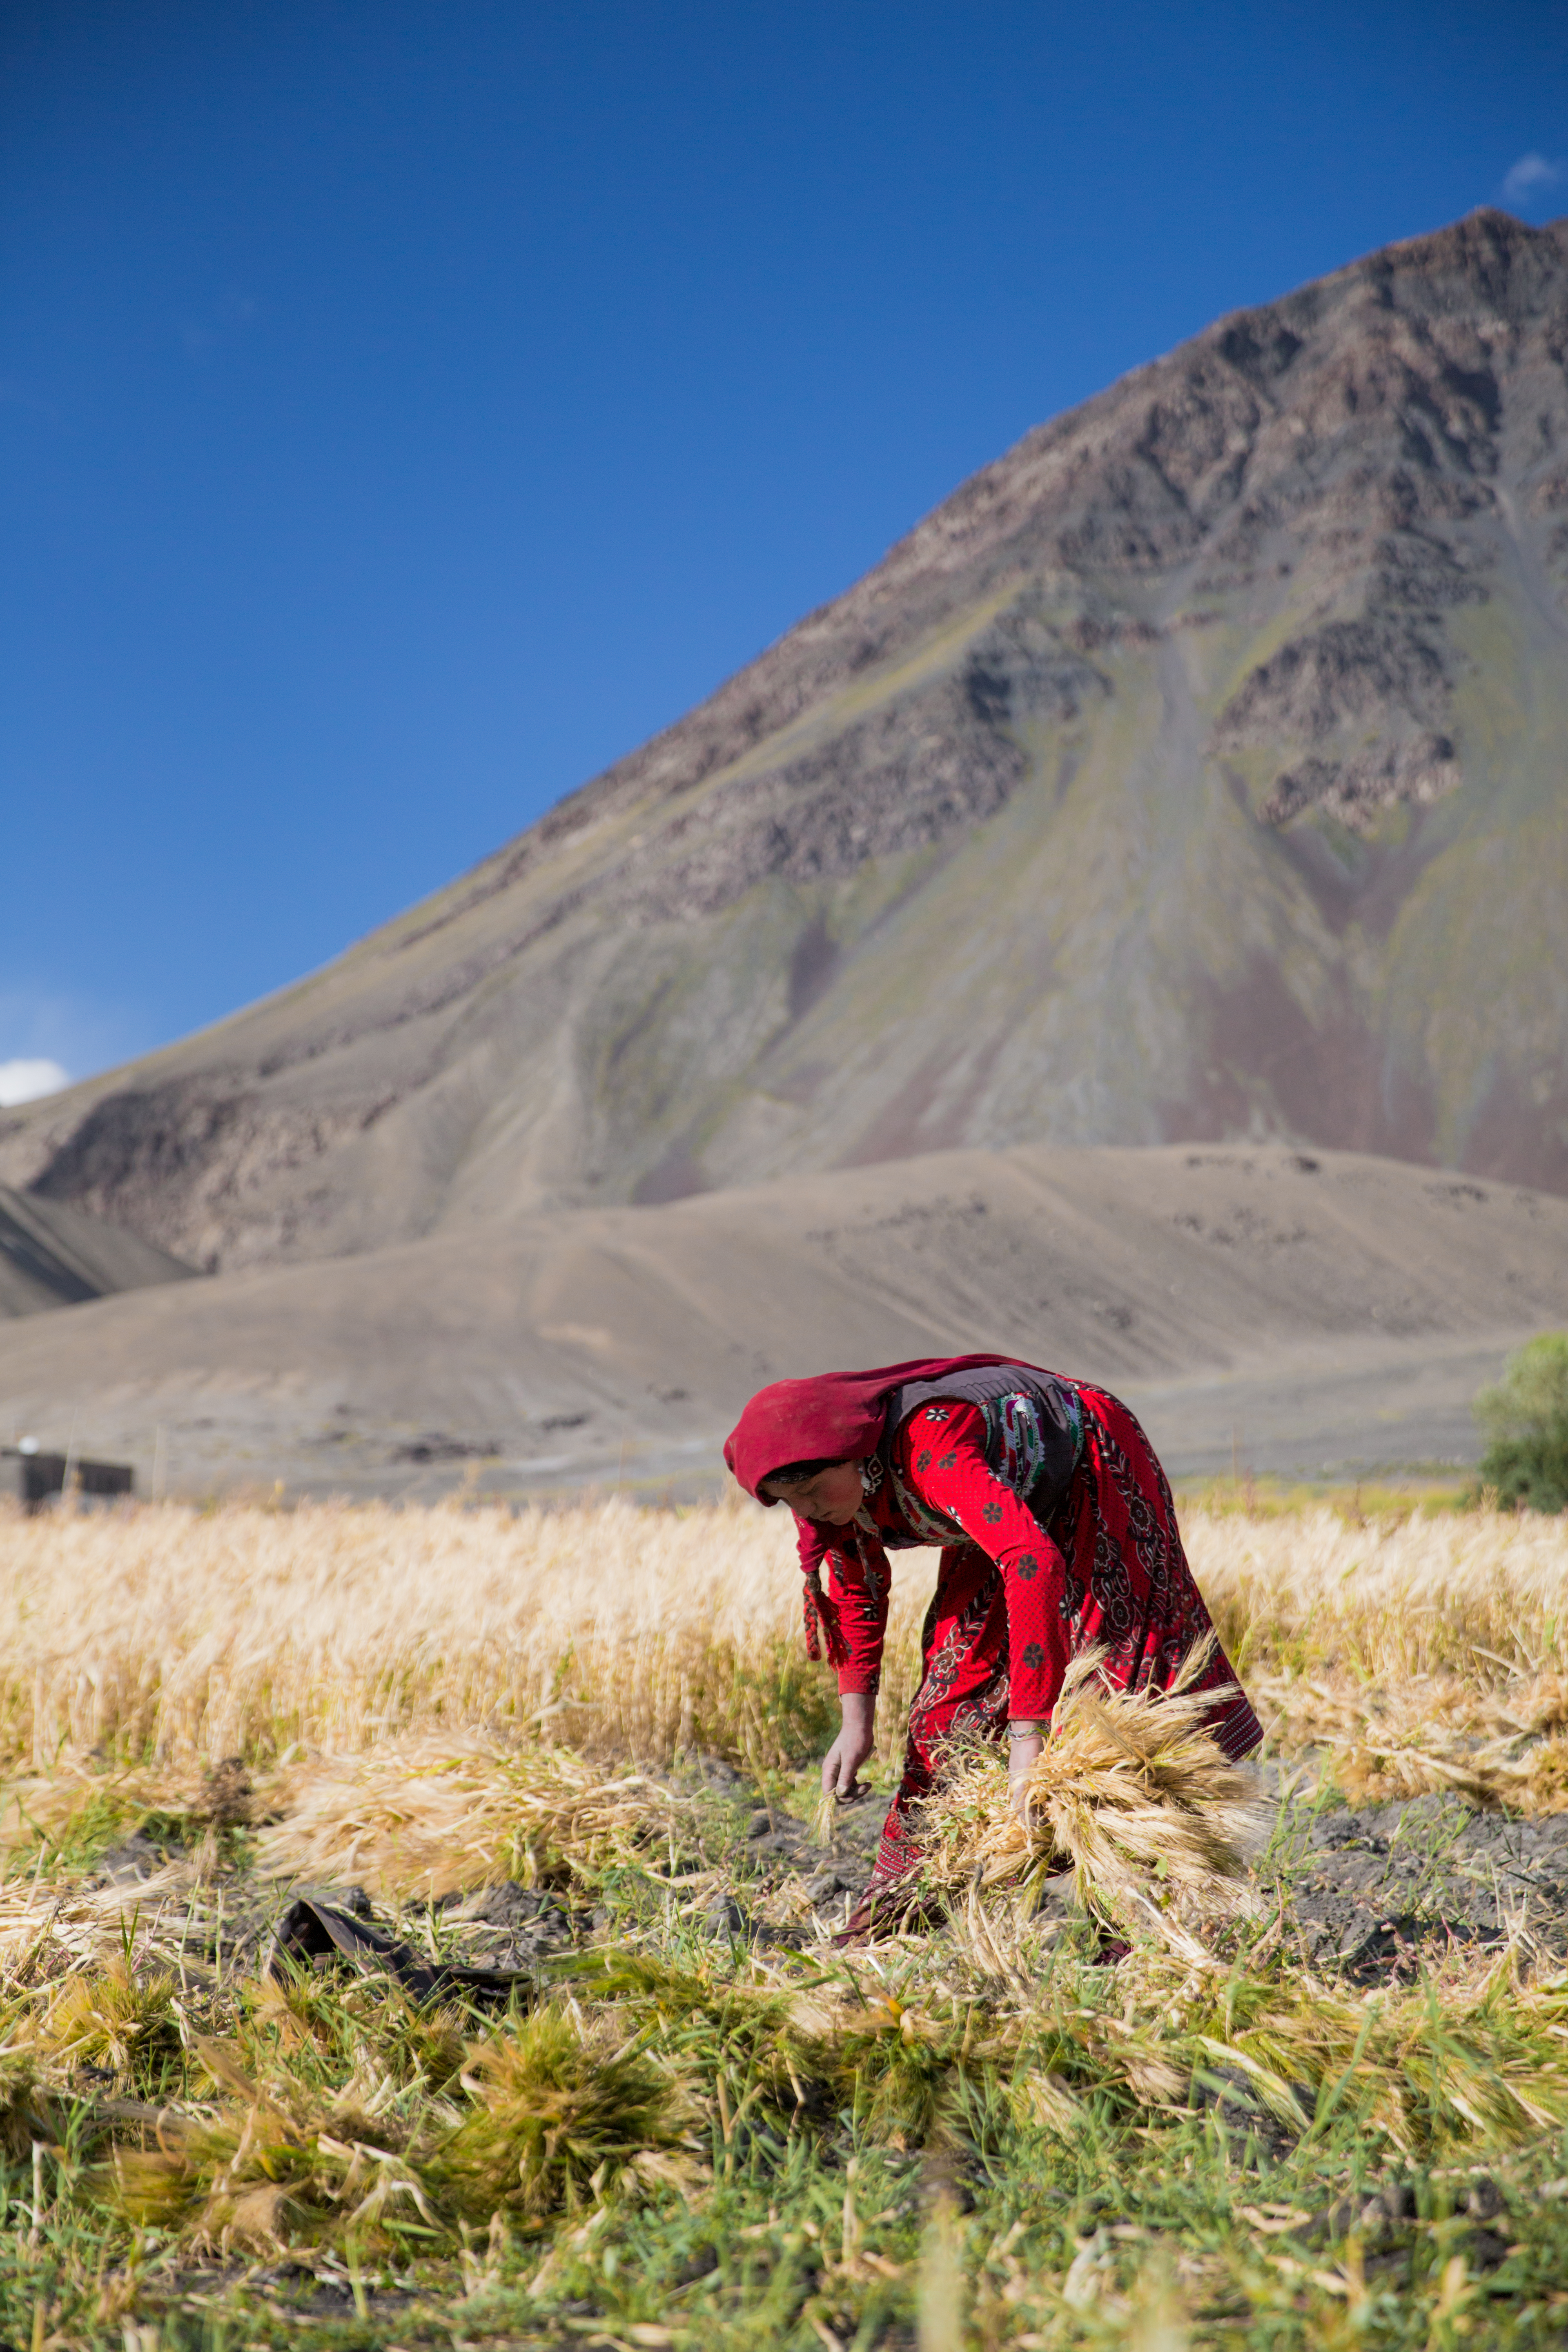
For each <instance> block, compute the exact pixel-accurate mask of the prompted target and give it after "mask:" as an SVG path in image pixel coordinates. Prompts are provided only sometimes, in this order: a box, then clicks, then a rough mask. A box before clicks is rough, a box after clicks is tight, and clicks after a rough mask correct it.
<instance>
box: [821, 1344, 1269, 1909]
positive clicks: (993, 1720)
mask: <svg viewBox="0 0 1568 2352" xmlns="http://www.w3.org/2000/svg"><path fill="white" fill-rule="evenodd" d="M1067 1386H1068V1384H1066V1383H1064V1384H1063V1387H1064V1389H1065V1388H1067ZM1069 1392H1070V1394H1071V1395H1072V1396H1074V1397H1076V1399H1077V1401H1078V1406H1079V1412H1080V1414H1081V1443H1080V1446H1079V1455H1078V1461H1077V1465H1076V1467H1075V1468H1074V1470H1073V1472H1072V1475H1071V1478H1070V1481H1069V1483H1068V1488H1067V1492H1066V1494H1065V1496H1063V1498H1062V1500H1061V1502H1060V1504H1059V1505H1058V1507H1057V1508H1056V1509H1055V1510H1054V1511H1053V1512H1052V1513H1051V1515H1050V1517H1049V1520H1048V1522H1047V1524H1045V1525H1042V1524H1041V1522H1040V1520H1039V1519H1037V1517H1035V1516H1034V1514H1033V1513H1032V1512H1031V1511H1030V1510H1029V1509H1028V1507H1027V1506H1026V1504H1025V1503H1024V1502H1023V1501H1022V1500H1021V1499H1020V1497H1019V1495H1018V1494H1017V1493H1016V1491H1015V1489H1014V1486H1012V1485H1010V1484H1009V1483H1008V1480H1007V1476H1006V1475H1005V1472H1006V1469H1007V1467H1008V1460H1007V1457H1006V1455H1005V1451H1003V1450H1002V1449H999V1447H998V1445H997V1443H996V1435H997V1433H996V1427H995V1417H994V1414H993V1415H992V1416H991V1417H990V1421H989V1423H988V1417H987V1413H986V1412H985V1411H984V1409H983V1408H982V1407H981V1406H978V1405H975V1404H972V1403H967V1402H963V1400H962V1399H960V1398H956V1397H955V1398H945V1399H944V1398H941V1397H938V1398H935V1399H933V1400H932V1401H931V1402H929V1403H925V1404H922V1405H921V1406H920V1407H919V1408H918V1409H917V1410H916V1411H915V1412H911V1413H910V1415H909V1417H908V1419H907V1420H906V1421H905V1422H904V1423H903V1425H902V1427H901V1428H900V1429H899V1430H898V1432H897V1433H896V1434H895V1436H894V1437H893V1439H892V1442H891V1444H890V1445H889V1446H887V1447H886V1448H884V1450H883V1455H884V1458H878V1457H876V1456H873V1457H872V1458H871V1459H870V1460H869V1461H868V1464H867V1467H866V1476H867V1481H868V1492H867V1496H866V1500H865V1502H864V1504H863V1505H862V1507H861V1509H860V1511H859V1514H858V1517H856V1518H855V1520H854V1521H852V1522H851V1524H850V1525H849V1526H848V1527H847V1528H834V1529H831V1530H827V1529H824V1528H813V1527H812V1526H811V1525H810V1524H809V1523H806V1522H803V1523H802V1526H801V1559H802V1565H803V1566H804V1567H805V1570H806V1577H807V1584H806V1627H807V1639H808V1643H809V1644H810V1647H811V1651H812V1654H813V1656H817V1655H819V1654H820V1649H819V1647H818V1640H819V1636H820V1637H822V1638H825V1640H826V1647H827V1652H828V1655H829V1656H830V1657H831V1658H832V1660H833V1662H834V1664H836V1665H837V1668H838V1687H839V1689H840V1691H841V1692H842V1691H868V1692H874V1691H876V1689H877V1688H878V1686H879V1682H880V1677H881V1664H882V1643H883V1637H884V1634H885V1633H886V1629H887V1622H888V1595H889V1587H890V1585H891V1581H892V1577H891V1570H889V1565H888V1557H887V1555H888V1549H889V1548H895V1549H901V1548H903V1547H905V1546H908V1545H914V1544H940V1545H941V1546H942V1564H941V1568H940V1570H939V1572H938V1576H937V1587H936V1593H935V1596H934V1598H933V1599H932V1601H931V1608H930V1610H929V1611H928V1612H927V1615H926V1621H925V1626H924V1630H923V1632H922V1634H921V1658H922V1664H923V1669H924V1671H923V1674H922V1676H921V1685H920V1688H919V1690H918V1691H917V1693H916V1695H915V1699H914V1704H913V1706H911V1707H910V1728H909V1741H908V1745H907V1747H906V1749H905V1754H904V1773H903V1779H902V1780H901V1781H900V1784H899V1790H898V1793H897V1795H896V1796H895V1797H894V1799H893V1802H892V1806H891V1808H890V1810H889V1814H888V1819H887V1823H886V1826H885V1827H884V1829H883V1832H882V1841H881V1845H880V1847H879V1851H878V1855H877V1861H876V1865H875V1868H874V1870H873V1872H872V1875H871V1881H870V1885H869V1886H868V1890H867V1895H866V1897H865V1899H864V1901H863V1902H862V1904H861V1906H860V1907H859V1909H858V1912H857V1914H856V1916H855V1918H854V1919H853V1920H852V1921H851V1923H850V1926H851V1929H852V1930H853V1929H855V1928H856V1927H864V1926H865V1925H866V1924H868V1921H869V1919H870V1918H871V1917H872V1916H873V1915H875V1916H877V1917H879V1918H880V1917H883V1916H887V1915H888V1914H889V1911H891V1910H894V1909H896V1905H890V1904H889V1900H888V1898H889V1895H890V1894H891V1889H892V1883H893V1882H894V1881H895V1880H897V1879H900V1878H902V1877H903V1876H904V1875H905V1874H906V1873H907V1872H908V1871H909V1870H910V1868H911V1867H912V1866H913V1864H915V1862H916V1861H917V1860H918V1859H919V1856H918V1852H917V1850H916V1848H915V1845H914V1843H913V1841H912V1839H911V1835H910V1810H911V1808H912V1807H913V1806H914V1805H916V1804H917V1803H918V1802H919V1801H920V1799H921V1798H922V1797H924V1796H925V1795H927V1794H928V1792H929V1791H930V1790H931V1785H932V1783H933V1780H935V1778H936V1776H937V1774H938V1772H939V1770H940V1769H941V1754H942V1747H943V1744H944V1743H945V1742H946V1741H947V1740H949V1739H951V1738H952V1737H953V1735H954V1734H955V1733H958V1732H963V1731H979V1732H981V1733H983V1734H984V1736H986V1737H988V1738H997V1739H1000V1738H1002V1737H1003V1736H1004V1735H1005V1727H1006V1724H1007V1721H1008V1719H1009V1717H1012V1718H1015V1719H1016V1718H1019V1717H1035V1718H1037V1719H1039V1720H1041V1721H1044V1720H1045V1719H1046V1718H1047V1717H1049V1715H1050V1712H1051V1709H1052V1707H1053V1706H1054V1705H1055V1704H1056V1700H1057V1695H1058V1692H1059V1690H1060V1689H1061V1684H1062V1676H1063V1675H1064V1673H1065V1672H1066V1669H1067V1664H1068V1659H1069V1658H1070V1657H1072V1656H1073V1655H1074V1654H1077V1653H1078V1652H1079V1651H1081V1650H1084V1649H1087V1648H1089V1647H1091V1646H1094V1645H1103V1647H1104V1649H1105V1652H1106V1657H1105V1664H1104V1667H1103V1672H1104V1674H1105V1675H1106V1677H1107V1679H1108V1680H1109V1681H1110V1682H1111V1683H1112V1684H1114V1685H1116V1686H1117V1687H1119V1688H1121V1689H1123V1690H1145V1689H1155V1690H1159V1689H1163V1688H1166V1687H1168V1686H1169V1684H1170V1683H1171V1681H1172V1679H1173V1676H1174V1675H1175V1673H1176V1670H1177V1668H1178V1667H1179V1665H1180V1664H1181V1663H1182V1661H1183V1659H1184V1658H1185V1657H1186V1655H1187V1654H1188V1653H1189V1651H1190V1650H1191V1649H1192V1648H1193V1646H1194V1643H1197V1642H1199V1641H1201V1640H1202V1639H1203V1637H1204V1636H1205V1634H1208V1633H1212V1632H1213V1626H1212V1623H1211V1621H1210V1618H1209V1613H1208V1611H1207V1609H1206V1608H1205V1605H1204V1601H1203V1596H1202V1595H1201V1594H1200V1592H1199V1591H1198V1589H1197V1586H1196V1584H1195V1583H1194V1580H1193V1574H1192V1570H1191V1569H1190V1568H1189V1567H1188V1566H1187V1560H1186V1555H1185V1553H1184V1551H1183V1549H1182V1539H1181V1536H1180V1534H1179V1533H1178V1531H1177V1528H1176V1514H1175V1507H1174V1505H1173V1501H1172V1498H1171V1489H1170V1486H1169V1484H1168V1483H1167V1481H1166V1478H1165V1474H1164V1472H1163V1470H1162V1469H1161V1467H1160V1465H1159V1462H1158V1461H1157V1460H1156V1458H1155V1455H1154V1453H1153V1450H1152V1447H1151V1446H1150V1444H1149V1441H1148V1439H1147V1438H1146V1437H1145V1436H1144V1434H1143V1432H1142V1429H1141V1428H1140V1426H1139V1424H1138V1422H1137V1420H1136V1419H1135V1418H1134V1416H1133V1415H1132V1414H1131V1412H1129V1411H1128V1409H1127V1407H1126V1406H1125V1405H1124V1404H1121V1402H1118V1400H1117V1399H1116V1398H1115V1397H1113V1396H1110V1395H1108V1394H1107V1393H1106V1392H1105V1391H1103V1390H1101V1389H1093V1388H1089V1387H1086V1386H1085V1385H1084V1384H1083V1383H1082V1382H1080V1381H1075V1382H1073V1383H1071V1384H1070V1391H1069ZM988 1450H989V1454H990V1457H991V1458H990V1459H989V1460H988V1459H987V1453H988ZM993 1462H995V1463H997V1465H998V1466H997V1467H993V1466H992V1465H993ZM884 1464H885V1465H886V1466H884ZM819 1576H825V1577H826V1584H823V1583H820V1582H819V1581H818V1579H819ZM1224 1685H1229V1686H1230V1687H1231V1689H1232V1691H1233V1693H1234V1696H1231V1697H1229V1698H1221V1699H1216V1702H1215V1711H1214V1716H1213V1719H1212V1729H1213V1732H1214V1736H1215V1739H1216V1740H1217V1742H1218V1744H1219V1746H1220V1747H1221V1748H1223V1749H1224V1750H1225V1752H1226V1755H1227V1756H1230V1757H1232V1758H1233V1759H1240V1758H1241V1757H1244V1756H1247V1755H1248V1754H1249V1753H1250V1752H1251V1750H1252V1749H1253V1748H1256V1747H1257V1746H1258V1743H1259V1741H1260V1740H1261V1738H1262V1737H1263V1733H1262V1727H1261V1726H1260V1725H1259V1723H1258V1717H1257V1716H1256V1715H1255V1714H1254V1713H1253V1710H1252V1707H1251V1705H1250V1704H1249V1702H1248V1701H1247V1697H1246V1696H1245V1695H1244V1694H1243V1693H1242V1692H1241V1691H1240V1689H1239V1687H1238V1686H1237V1682H1236V1676H1235V1675H1234V1674H1233V1673H1232V1671H1231V1666H1230V1663H1229V1661H1228V1659H1227V1658H1226V1655H1225V1653H1224V1652H1223V1650H1221V1649H1219V1648H1218V1647H1217V1645H1216V1647H1215V1654H1214V1656H1213V1658H1212V1660H1211V1661H1210V1663H1209V1664H1208V1665H1207V1666H1206V1667H1205V1670H1204V1671H1203V1673H1202V1674H1201V1675H1199V1676H1198V1678H1197V1681H1196V1683H1195V1685H1194V1687H1195V1688H1197V1689H1200V1690H1207V1689H1215V1690H1218V1689H1219V1688H1220V1687H1221V1686H1224Z"/></svg>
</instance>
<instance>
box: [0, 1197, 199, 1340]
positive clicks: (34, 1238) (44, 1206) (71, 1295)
mask: <svg viewBox="0 0 1568 2352" xmlns="http://www.w3.org/2000/svg"><path fill="white" fill-rule="evenodd" d="M194 1274H195V1267H194V1266H189V1265H182V1263H181V1262H180V1260H179V1259H178V1258H174V1257H171V1256H170V1255H168V1253H167V1251H165V1250H161V1249H156V1248H154V1247H153V1244H152V1243H150V1242H144V1241H142V1239H141V1237H140V1236H139V1235H138V1234H128V1233H123V1232H121V1229H120V1228H119V1227H118V1226H116V1225H106V1224H105V1223H103V1222H102V1220H101V1219H100V1218H99V1217H90V1216H88V1215H86V1214H84V1213H83V1212H82V1211H81V1210H80V1209H71V1208H67V1207H65V1206H63V1205H62V1204H61V1203H60V1202H58V1201H41V1200H39V1199H37V1196H36V1195H34V1194H30V1193H26V1192H13V1191H12V1190H11V1189H10V1187H9V1186H8V1185H5V1184H0V1322H3V1321H9V1320H10V1319H12V1318H15V1317H16V1316H19V1315H40V1314H43V1313H44V1312H45V1311H46V1310H47V1308H49V1307H79V1306H82V1305H85V1303H86V1302H87V1301H88V1300H89V1299H91V1298H107V1297H111V1296H112V1295H113V1293H115V1292H116V1291H121V1290H144V1289H147V1288H149V1287H151V1286H153V1284H155V1283H163V1282H185V1281H188V1280H189V1279H190V1278H191V1276H193V1275H194Z"/></svg>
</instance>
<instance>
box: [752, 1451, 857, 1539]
mask: <svg viewBox="0 0 1568 2352" xmlns="http://www.w3.org/2000/svg"><path fill="white" fill-rule="evenodd" d="M763 1494H764V1495H771V1496H773V1500H774V1501H775V1502H776V1503H787V1504H788V1505H789V1507H790V1509H791V1510H792V1511H793V1512H794V1513H795V1517H797V1518H801V1519H820V1520H822V1521H823V1522H825V1524H826V1526H828V1527H830V1528H847V1526H848V1524H849V1522H850V1520H851V1519H852V1518H853V1517H854V1516H855V1514H856V1512H857V1511H858V1509H859V1507H860V1498H861V1494H862V1488H861V1485H860V1465H859V1464H858V1462H834V1463H832V1464H830V1465H829V1466H828V1467H827V1468H826V1470H819V1471H818V1472H817V1474H816V1477H815V1478H807V1479H806V1480H805V1483H804V1484H803V1485H801V1486H774V1485H773V1482H772V1480H771V1479H768V1478H764V1479H763Z"/></svg>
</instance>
